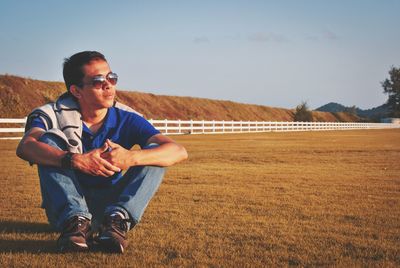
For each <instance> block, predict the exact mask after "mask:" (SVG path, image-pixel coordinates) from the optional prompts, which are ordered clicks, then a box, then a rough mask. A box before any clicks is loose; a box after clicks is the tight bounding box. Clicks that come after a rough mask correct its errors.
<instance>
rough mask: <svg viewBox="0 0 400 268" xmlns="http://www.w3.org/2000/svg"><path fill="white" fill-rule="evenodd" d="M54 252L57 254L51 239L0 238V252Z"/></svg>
mask: <svg viewBox="0 0 400 268" xmlns="http://www.w3.org/2000/svg"><path fill="white" fill-rule="evenodd" d="M18 252H23V253H54V254H59V252H58V251H57V247H56V242H55V241H52V240H26V239H24V240H6V239H0V253H18Z"/></svg>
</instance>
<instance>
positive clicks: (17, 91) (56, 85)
mask: <svg viewBox="0 0 400 268" xmlns="http://www.w3.org/2000/svg"><path fill="white" fill-rule="evenodd" d="M63 92H65V86H64V83H61V82H48V81H40V80H33V79H29V78H22V77H18V76H12V75H0V118H4V117H12V118H22V117H25V116H26V115H27V114H28V113H29V112H31V111H32V109H34V108H35V107H38V106H41V105H43V104H45V103H47V102H49V101H54V100H55V99H56V98H57V96H59V95H61V94H62V93H63ZM118 100H119V101H121V102H123V103H125V104H127V105H129V106H131V107H133V108H134V109H136V110H137V111H139V112H140V113H142V114H143V115H144V116H145V117H146V118H148V119H150V118H152V119H172V120H175V119H182V120H190V119H193V120H236V121H237V120H246V121H248V120H251V121H293V116H294V114H293V110H290V109H284V108H274V107H268V106H261V105H251V104H243V103H237V102H232V101H222V100H211V99H203V98H192V97H177V96H161V95H154V94H149V93H141V92H135V91H119V92H118ZM313 118H314V121H321V122H336V121H338V122H355V121H359V119H360V118H358V117H356V116H351V115H349V114H347V113H326V112H316V111H313ZM3 127H4V126H3Z"/></svg>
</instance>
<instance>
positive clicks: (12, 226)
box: [0, 220, 58, 253]
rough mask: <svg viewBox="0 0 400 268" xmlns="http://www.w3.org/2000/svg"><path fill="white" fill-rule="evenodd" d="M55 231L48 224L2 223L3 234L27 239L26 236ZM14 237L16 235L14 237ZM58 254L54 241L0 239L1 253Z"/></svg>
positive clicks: (0, 232) (0, 227) (0, 230)
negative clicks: (19, 235)
mask: <svg viewBox="0 0 400 268" xmlns="http://www.w3.org/2000/svg"><path fill="white" fill-rule="evenodd" d="M52 232H54V230H53V229H52V228H51V227H50V225H49V224H47V223H35V222H19V221H1V220H0V235H1V234H15V236H16V237H18V234H21V236H23V237H26V234H40V233H49V234H50V233H52ZM13 236H14V235H13ZM17 252H25V253H58V252H57V248H56V241H54V240H32V239H16V240H15V239H0V253H17Z"/></svg>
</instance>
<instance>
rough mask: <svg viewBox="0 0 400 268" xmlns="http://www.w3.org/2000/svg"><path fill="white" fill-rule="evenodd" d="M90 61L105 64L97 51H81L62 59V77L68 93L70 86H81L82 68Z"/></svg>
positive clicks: (102, 56)
mask: <svg viewBox="0 0 400 268" xmlns="http://www.w3.org/2000/svg"><path fill="white" fill-rule="evenodd" d="M92 60H103V61H105V62H107V60H106V58H105V57H104V55H103V54H101V53H100V52H97V51H82V52H79V53H76V54H74V55H72V56H71V57H69V58H65V59H64V64H63V76H64V82H65V86H66V87H67V90H68V92H69V88H70V86H72V85H77V86H82V79H83V77H84V76H85V74H84V73H83V71H82V67H83V65H85V64H88V63H89V62H91V61H92Z"/></svg>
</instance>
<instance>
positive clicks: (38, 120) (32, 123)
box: [30, 116, 46, 130]
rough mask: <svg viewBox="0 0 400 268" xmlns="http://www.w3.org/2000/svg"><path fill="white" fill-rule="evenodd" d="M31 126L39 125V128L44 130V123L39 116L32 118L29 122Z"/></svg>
mask: <svg viewBox="0 0 400 268" xmlns="http://www.w3.org/2000/svg"><path fill="white" fill-rule="evenodd" d="M33 127H39V128H41V129H44V130H46V125H45V124H44V123H43V120H42V119H41V118H40V117H39V116H38V117H36V118H34V119H33V120H32V122H31V124H30V129H31V128H33Z"/></svg>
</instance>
